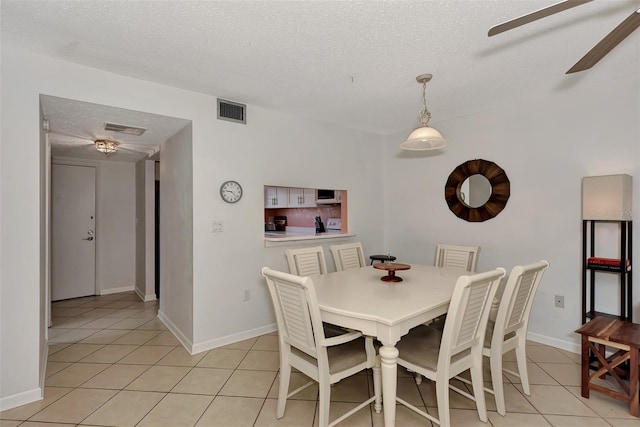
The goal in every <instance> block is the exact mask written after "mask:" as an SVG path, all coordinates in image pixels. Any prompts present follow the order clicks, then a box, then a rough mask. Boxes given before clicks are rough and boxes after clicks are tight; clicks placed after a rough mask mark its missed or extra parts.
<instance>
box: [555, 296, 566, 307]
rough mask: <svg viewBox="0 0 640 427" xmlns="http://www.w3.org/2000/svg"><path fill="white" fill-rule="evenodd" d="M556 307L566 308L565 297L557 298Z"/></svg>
mask: <svg viewBox="0 0 640 427" xmlns="http://www.w3.org/2000/svg"><path fill="white" fill-rule="evenodd" d="M555 302H556V307H558V308H564V295H556V296H555Z"/></svg>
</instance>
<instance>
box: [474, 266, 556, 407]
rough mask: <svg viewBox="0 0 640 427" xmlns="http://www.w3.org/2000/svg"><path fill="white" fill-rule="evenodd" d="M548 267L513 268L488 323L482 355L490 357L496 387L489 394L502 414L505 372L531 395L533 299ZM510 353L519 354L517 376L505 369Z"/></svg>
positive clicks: (493, 383) (493, 381)
mask: <svg viewBox="0 0 640 427" xmlns="http://www.w3.org/2000/svg"><path fill="white" fill-rule="evenodd" d="M548 267H549V263H548V262H547V261H544V260H543V261H539V262H536V263H533V264H529V265H524V266H515V267H513V269H512V270H511V273H510V274H509V280H508V281H507V284H506V285H505V287H504V292H503V293H502V298H501V300H500V306H499V307H498V313H497V315H496V318H495V321H493V320H492V319H489V322H488V323H487V333H486V338H485V341H484V348H483V350H482V353H483V354H484V355H485V356H487V357H489V363H490V365H491V384H492V387H493V390H487V391H489V392H493V394H494V395H495V399H496V409H497V410H498V413H499V414H500V415H505V413H506V408H505V403H504V386H503V383H502V372H503V371H504V372H507V373H509V374H512V375H515V376H517V377H520V381H521V384H522V390H523V391H524V393H525V394H526V395H528V396H529V395H531V391H530V389H529V375H528V372H527V354H526V343H527V328H528V325H529V314H530V313H531V306H532V305H533V299H534V297H535V294H536V291H537V290H538V287H539V285H540V280H542V275H543V274H544V272H545V270H546V269H547V268H548ZM511 350H515V351H516V360H517V364H518V373H516V372H513V371H510V370H508V369H505V368H504V367H503V366H502V356H503V355H504V354H505V353H506V352H508V351H511Z"/></svg>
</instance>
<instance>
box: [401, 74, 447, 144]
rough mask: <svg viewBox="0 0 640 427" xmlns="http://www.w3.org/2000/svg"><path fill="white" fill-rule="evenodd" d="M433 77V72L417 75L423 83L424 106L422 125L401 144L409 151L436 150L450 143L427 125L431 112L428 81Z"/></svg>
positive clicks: (422, 109)
mask: <svg viewBox="0 0 640 427" xmlns="http://www.w3.org/2000/svg"><path fill="white" fill-rule="evenodd" d="M431 77H433V76H432V75H431V74H420V75H419V76H418V77H416V80H417V81H418V83H422V108H421V109H420V127H419V128H417V129H416V130H414V131H413V132H411V135H409V137H408V138H407V140H406V141H405V142H403V143H402V144H400V148H402V149H403V150H409V151H422V150H435V149H437V148H442V147H444V146H446V145H448V144H449V141H447V140H446V139H444V138H443V137H442V135H440V132H438V131H437V130H435V129H434V128H432V127H429V126H427V123H429V119H431V113H430V112H429V110H428V109H427V97H426V91H427V82H428V81H429V80H431Z"/></svg>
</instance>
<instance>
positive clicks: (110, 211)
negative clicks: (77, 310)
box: [96, 161, 136, 294]
mask: <svg viewBox="0 0 640 427" xmlns="http://www.w3.org/2000/svg"><path fill="white" fill-rule="evenodd" d="M96 172H97V175H96V187H97V190H96V205H97V211H96V212H97V216H96V220H97V222H96V257H97V262H96V288H97V290H98V292H99V293H100V294H107V293H113V292H114V291H122V290H133V288H134V284H135V260H136V253H135V247H136V240H135V238H136V225H135V219H136V181H135V164H134V163H126V162H112V161H101V162H99V166H98V168H97V171H96Z"/></svg>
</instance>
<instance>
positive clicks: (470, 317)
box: [396, 268, 506, 427]
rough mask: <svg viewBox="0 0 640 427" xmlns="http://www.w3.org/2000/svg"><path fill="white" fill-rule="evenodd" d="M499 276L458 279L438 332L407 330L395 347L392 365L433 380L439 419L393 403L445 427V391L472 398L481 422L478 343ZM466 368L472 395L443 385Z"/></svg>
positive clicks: (483, 404) (482, 405)
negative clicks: (396, 364) (442, 325)
mask: <svg viewBox="0 0 640 427" xmlns="http://www.w3.org/2000/svg"><path fill="white" fill-rule="evenodd" d="M505 273H506V272H505V270H504V269H503V268H498V269H496V270H493V271H488V272H485V273H478V274H474V275H463V276H460V277H459V278H458V281H457V282H456V285H455V288H454V290H453V296H452V297H451V303H450V304H449V311H448V315H447V318H446V320H445V323H444V330H443V331H440V330H438V329H436V328H432V327H430V326H425V325H421V326H418V327H416V328H414V329H412V330H411V331H409V334H407V335H406V336H404V337H402V339H401V340H400V342H399V343H398V344H397V348H398V350H399V352H400V355H399V357H398V365H400V366H403V367H405V368H407V369H408V370H410V371H412V372H415V373H416V374H418V375H422V376H424V377H425V378H428V379H430V380H432V381H435V383H436V399H437V403H438V416H439V419H437V418H435V417H434V416H432V415H430V414H428V413H426V412H424V411H423V410H421V409H419V408H417V407H416V406H414V405H412V404H410V403H409V402H407V401H405V400H403V399H401V398H399V397H397V398H396V400H397V401H398V402H399V403H401V404H402V405H405V406H406V407H408V408H409V409H411V410H413V411H415V412H416V413H418V414H420V415H422V416H423V417H425V418H427V419H429V420H431V421H433V422H435V423H438V424H439V425H440V427H448V426H449V425H450V415H449V388H451V389H452V390H454V391H456V392H458V393H460V394H462V395H463V396H465V397H467V398H469V399H472V400H475V402H476V408H477V410H478V416H479V418H480V420H481V421H483V422H485V423H486V422H487V407H486V402H485V395H484V387H483V378H482V345H483V343H484V338H485V331H486V328H487V322H488V320H489V310H490V307H491V301H492V300H493V297H494V295H495V293H496V290H497V288H498V285H499V284H500V279H501V278H502V277H504V275H505ZM467 370H470V371H471V382H472V386H473V395H471V394H469V393H467V392H466V391H463V390H461V389H459V388H456V387H453V386H451V387H450V385H449V381H450V379H451V378H453V377H455V376H456V375H459V374H460V373H462V372H465V371H467Z"/></svg>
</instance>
